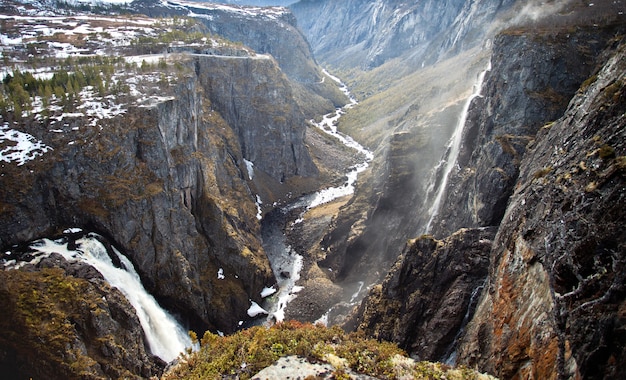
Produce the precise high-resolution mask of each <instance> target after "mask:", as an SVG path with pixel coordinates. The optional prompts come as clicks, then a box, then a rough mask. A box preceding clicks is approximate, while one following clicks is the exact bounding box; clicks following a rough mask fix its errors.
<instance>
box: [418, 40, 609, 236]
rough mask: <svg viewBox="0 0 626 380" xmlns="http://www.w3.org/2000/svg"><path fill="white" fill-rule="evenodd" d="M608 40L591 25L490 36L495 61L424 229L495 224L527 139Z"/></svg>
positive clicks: (559, 108)
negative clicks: (438, 207)
mask: <svg viewBox="0 0 626 380" xmlns="http://www.w3.org/2000/svg"><path fill="white" fill-rule="evenodd" d="M607 34H608V33H607ZM606 39H607V35H606V34H604V33H598V32H596V31H593V30H579V31H577V32H575V33H568V32H562V33H555V34H552V33H551V34H546V35H541V34H526V33H523V34H517V33H516V32H515V30H512V31H508V32H504V33H503V34H500V35H499V36H498V37H497V38H496V39H495V42H494V47H493V54H492V57H491V61H492V65H493V67H492V69H491V70H490V71H489V72H488V73H487V76H486V79H485V84H484V86H483V89H482V92H481V96H480V97H478V98H475V99H474V100H473V102H472V104H471V106H470V109H469V112H468V118H467V121H466V123H465V128H464V130H463V136H462V144H461V148H460V152H459V157H458V159H457V165H456V166H455V169H454V170H453V171H452V172H451V173H450V176H449V178H448V186H447V188H446V193H445V195H444V197H443V199H442V203H441V204H442V206H443V207H442V208H441V210H440V211H439V213H438V215H437V216H436V219H435V221H434V222H433V224H432V226H431V230H430V231H429V232H430V233H433V234H435V235H436V236H447V235H449V234H451V233H453V232H454V231H456V230H458V229H459V228H464V227H483V226H494V225H498V224H499V222H500V219H501V218H502V215H503V214H504V209H505V207H506V204H507V201H508V198H509V197H510V195H511V193H512V191H513V186H514V185H515V182H516V179H517V176H518V172H519V164H520V160H521V158H522V157H523V156H524V153H525V149H526V145H527V144H528V143H529V142H530V141H531V140H532V139H533V138H534V135H535V134H536V132H537V131H538V130H539V128H541V127H542V126H543V125H544V124H546V123H548V122H550V121H553V120H555V119H556V118H558V117H560V116H561V115H562V114H563V112H564V111H565V108H566V106H567V103H568V102H569V100H570V99H571V98H572V96H573V95H574V94H575V92H576V90H577V89H578V86H579V85H580V83H582V82H583V81H584V80H585V79H586V78H588V77H589V76H590V75H591V72H592V70H593V69H594V68H595V66H596V63H595V59H596V57H597V56H598V54H599V53H600V51H601V50H602V49H603V48H604V46H605V43H604V41H606ZM427 207H430V205H427Z"/></svg>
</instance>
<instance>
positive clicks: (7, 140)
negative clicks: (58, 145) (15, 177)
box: [0, 122, 52, 166]
mask: <svg viewBox="0 0 626 380" xmlns="http://www.w3.org/2000/svg"><path fill="white" fill-rule="evenodd" d="M51 149H52V148H51V147H49V146H47V145H46V144H44V143H43V141H39V140H38V139H36V138H35V137H33V136H31V135H29V134H28V133H24V132H20V131H19V130H16V129H13V128H11V127H10V126H9V123H7V122H4V123H2V124H1V125H0V161H4V162H9V163H11V162H14V163H16V164H17V166H21V165H24V164H25V163H26V162H28V161H31V160H34V159H35V158H37V157H39V156H42V155H43V154H44V153H46V152H47V151H49V150H51Z"/></svg>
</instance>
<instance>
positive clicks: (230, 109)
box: [196, 55, 317, 183]
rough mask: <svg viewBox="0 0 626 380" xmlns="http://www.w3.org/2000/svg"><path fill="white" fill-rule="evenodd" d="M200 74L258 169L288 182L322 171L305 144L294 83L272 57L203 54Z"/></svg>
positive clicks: (199, 59)
mask: <svg viewBox="0 0 626 380" xmlns="http://www.w3.org/2000/svg"><path fill="white" fill-rule="evenodd" d="M196 72H197V73H198V75H199V80H200V83H201V85H202V86H203V88H206V89H209V93H208V97H209V100H210V101H211V105H212V107H213V108H214V109H215V110H216V111H218V112H219V113H220V115H222V117H223V118H224V119H225V121H226V122H227V123H228V125H230V126H231V127H232V128H233V129H234V133H235V135H236V136H237V138H238V141H239V142H240V144H241V150H242V155H243V156H244V157H245V158H246V159H247V160H248V161H250V162H252V163H253V164H254V167H255V169H256V170H261V171H263V172H265V173H267V174H268V175H269V176H270V177H271V178H273V179H274V180H276V181H279V182H281V183H282V182H284V181H285V180H286V179H287V178H290V177H294V176H302V177H310V176H313V175H316V174H317V168H316V167H315V165H314V164H313V161H312V160H311V157H310V156H309V152H308V150H307V149H306V147H305V146H304V143H303V142H304V135H305V128H304V126H305V125H306V121H305V118H304V115H303V114H302V111H301V110H300V108H299V107H298V105H297V104H296V102H295V100H294V97H293V95H292V89H291V86H290V85H289V81H288V80H287V78H286V77H285V76H284V74H283V73H282V72H281V70H280V69H279V68H278V66H277V65H276V63H275V62H274V61H273V60H272V59H270V58H269V57H267V56H255V57H250V58H239V57H233V58H225V57H220V56H211V55H206V56H200V57H197V58H196Z"/></svg>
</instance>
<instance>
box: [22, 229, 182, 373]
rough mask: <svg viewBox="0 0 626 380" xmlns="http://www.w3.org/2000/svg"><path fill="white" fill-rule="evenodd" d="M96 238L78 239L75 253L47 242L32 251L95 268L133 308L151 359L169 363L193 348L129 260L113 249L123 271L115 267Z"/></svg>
mask: <svg viewBox="0 0 626 380" xmlns="http://www.w3.org/2000/svg"><path fill="white" fill-rule="evenodd" d="M96 236H97V235H96V234H93V233H89V234H87V235H86V236H85V237H83V238H81V239H77V240H76V245H77V249H76V250H74V251H72V250H69V249H68V248H67V243H65V242H62V241H53V240H49V239H42V240H39V241H37V242H34V243H33V244H32V245H31V248H33V249H35V250H37V251H40V252H41V253H43V254H50V253H52V252H56V253H59V254H61V255H62V256H63V257H65V259H66V260H68V261H81V262H84V263H87V264H89V265H91V266H93V267H94V268H96V269H97V270H98V272H100V273H101V274H102V276H103V277H104V278H105V280H107V282H108V283H109V284H110V285H111V286H113V287H116V288H117V289H119V290H120V291H121V292H122V294H124V296H125V297H126V299H127V300H128V301H129V302H130V303H131V305H133V307H134V308H135V311H136V312H137V317H138V318H139V321H140V322H141V327H142V328H143V331H144V334H145V337H146V340H147V341H148V346H149V347H150V351H151V352H152V353H153V354H154V355H156V356H158V357H160V358H161V359H163V360H164V361H166V362H168V363H169V362H171V361H172V360H174V359H176V358H177V357H178V355H180V353H181V352H183V351H185V349H186V348H188V347H192V342H191V339H190V338H189V335H188V334H187V331H186V330H185V329H184V328H183V327H182V326H181V325H180V324H179V323H178V322H177V321H176V319H174V317H173V316H172V315H170V314H169V313H168V312H167V311H165V310H163V308H161V306H159V304H158V303H157V301H156V300H155V299H154V297H153V296H152V295H150V294H149V293H148V292H147V291H146V289H145V288H144V287H143V285H142V283H141V280H140V278H139V275H138V274H137V272H136V271H135V267H134V266H133V264H132V263H131V262H130V261H129V260H128V258H126V256H124V255H122V254H121V253H120V252H119V251H118V250H117V249H115V248H113V251H114V253H115V254H116V255H117V257H118V258H119V260H120V262H121V263H122V265H123V267H124V268H125V269H122V268H117V267H115V266H114V265H113V262H112V261H111V258H110V257H109V255H108V254H107V251H106V248H105V247H104V245H102V243H101V242H100V241H98V239H97V238H96Z"/></svg>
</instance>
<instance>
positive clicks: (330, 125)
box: [307, 70, 374, 209]
mask: <svg viewBox="0 0 626 380" xmlns="http://www.w3.org/2000/svg"><path fill="white" fill-rule="evenodd" d="M324 74H326V75H327V76H328V77H329V78H331V79H332V80H334V81H335V82H337V83H338V84H339V86H340V88H341V91H343V93H344V94H346V96H347V97H348V99H350V102H349V103H348V104H346V105H345V106H343V107H342V108H337V109H336V110H335V112H331V113H329V114H326V115H324V117H323V118H322V121H320V122H319V123H316V122H315V121H313V120H312V121H311V123H312V124H314V125H315V126H316V127H317V128H319V129H321V130H322V131H324V132H325V133H327V134H328V135H330V136H333V137H334V138H336V139H337V140H339V141H340V142H341V143H342V144H344V145H345V146H348V147H350V148H352V149H354V150H356V151H357V152H359V153H362V154H363V155H364V156H365V161H363V162H362V163H360V164H357V165H354V166H353V167H351V168H349V171H348V173H347V177H348V179H347V180H346V182H345V184H344V185H342V186H339V187H329V188H327V189H323V190H320V191H318V192H317V193H316V194H315V197H314V198H313V199H312V200H311V203H310V204H309V205H308V207H307V208H309V209H311V208H313V207H316V206H319V205H321V204H324V203H328V202H330V201H332V200H335V199H338V198H341V197H343V196H346V195H350V194H352V193H354V183H355V182H356V180H357V177H358V176H359V174H360V173H361V172H363V171H364V170H365V169H367V167H368V166H369V162H370V161H371V160H372V159H373V158H374V154H373V153H372V152H370V151H369V150H367V149H366V148H365V147H363V146H362V145H361V144H359V143H358V142H356V141H354V139H353V138H352V137H350V136H348V135H345V134H343V133H341V132H339V131H338V130H337V121H339V118H340V117H341V116H342V115H344V114H345V113H346V110H347V109H350V108H352V107H354V106H355V105H356V104H357V103H358V102H357V100H356V99H354V98H353V97H352V95H351V94H350V91H349V90H348V87H347V86H346V85H345V84H344V83H343V82H341V80H340V79H339V78H337V77H335V76H333V75H331V74H329V73H328V72H327V71H325V70H324Z"/></svg>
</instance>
